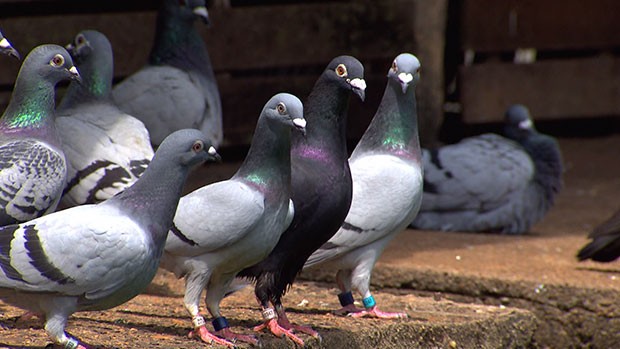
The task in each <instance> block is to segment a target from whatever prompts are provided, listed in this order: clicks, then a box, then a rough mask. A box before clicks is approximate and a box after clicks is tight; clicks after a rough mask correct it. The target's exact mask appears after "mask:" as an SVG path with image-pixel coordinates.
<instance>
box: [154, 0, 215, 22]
mask: <svg viewBox="0 0 620 349" xmlns="http://www.w3.org/2000/svg"><path fill="white" fill-rule="evenodd" d="M163 6H164V8H165V9H166V12H168V14H169V15H175V16H177V17H179V18H182V19H184V20H186V21H188V22H193V21H194V20H195V19H201V20H202V21H203V22H204V23H206V24H209V23H210V22H209V13H208V12H207V6H206V4H205V0H163Z"/></svg>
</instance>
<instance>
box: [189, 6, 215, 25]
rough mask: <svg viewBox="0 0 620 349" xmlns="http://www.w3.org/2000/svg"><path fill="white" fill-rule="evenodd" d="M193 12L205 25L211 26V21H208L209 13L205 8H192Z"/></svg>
mask: <svg viewBox="0 0 620 349" xmlns="http://www.w3.org/2000/svg"><path fill="white" fill-rule="evenodd" d="M193 12H194V14H195V15H197V16H199V17H200V18H201V19H202V21H203V22H204V23H205V24H206V25H211V20H210V19H209V12H208V11H207V8H206V7H204V6H197V7H194V10H193Z"/></svg>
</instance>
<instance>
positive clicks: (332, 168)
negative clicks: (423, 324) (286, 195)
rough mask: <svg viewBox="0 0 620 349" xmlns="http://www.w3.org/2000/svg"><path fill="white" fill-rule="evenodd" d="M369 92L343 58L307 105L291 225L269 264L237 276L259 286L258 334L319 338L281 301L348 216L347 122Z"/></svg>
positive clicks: (298, 139) (357, 67)
mask: <svg viewBox="0 0 620 349" xmlns="http://www.w3.org/2000/svg"><path fill="white" fill-rule="evenodd" d="M365 89H366V82H365V81H364V67H363V66H362V64H361V63H360V62H359V61H358V60H357V59H356V58H354V57H351V56H340V57H336V58H334V59H333V60H332V61H331V62H330V63H329V64H328V65H327V68H326V69H325V70H324V71H323V73H322V74H321V76H320V77H319V79H318V81H317V82H316V84H315V85H314V88H313V89H312V92H311V93H310V96H309V97H308V100H307V102H306V103H304V116H305V118H306V120H307V121H308V127H307V130H306V132H307V134H306V136H305V137H304V136H301V135H297V134H295V135H293V137H292V146H291V171H292V172H291V183H292V191H293V194H292V200H293V203H294V205H295V215H294V218H293V221H292V222H291V225H290V226H289V228H288V229H287V230H286V231H285V232H284V233H283V234H282V236H281V237H280V240H279V241H278V244H277V245H276V247H275V248H274V249H273V251H272V252H271V253H270V254H269V256H268V257H267V258H266V259H264V260H262V261H261V262H259V263H257V264H255V265H253V266H251V267H249V268H246V269H244V270H243V271H242V272H241V273H239V275H240V276H241V277H244V278H246V279H249V280H251V281H255V283H256V285H255V294H256V297H257V299H258V300H259V302H260V305H261V307H262V309H263V311H262V315H263V319H264V320H265V322H264V323H263V324H262V325H259V326H257V327H255V328H254V330H256V331H261V330H262V329H264V328H267V329H269V330H270V331H271V332H272V333H273V334H274V335H276V336H278V337H282V336H287V337H289V338H290V339H292V340H293V341H295V342H296V343H298V344H300V345H302V346H303V340H301V338H299V337H298V336H296V335H295V334H294V333H293V330H297V331H300V332H303V333H307V334H310V335H312V336H314V337H319V334H318V333H317V332H316V331H314V330H313V329H311V328H309V327H306V326H298V325H294V324H292V323H291V322H290V321H289V320H288V318H287V316H286V313H285V311H284V307H283V306H282V301H281V298H282V296H283V295H284V293H285V292H286V290H287V288H288V287H289V286H290V285H292V284H293V282H294V281H295V277H296V276H297V274H298V273H299V272H300V271H301V269H302V268H303V265H304V263H305V262H306V259H307V258H308V257H310V255H311V254H312V252H314V251H315V250H316V249H318V248H319V247H321V245H323V244H324V243H325V242H327V240H329V238H331V237H332V236H333V235H334V234H335V233H336V231H337V230H338V228H339V227H340V225H341V224H342V222H343V221H344V218H345V216H346V215H347V212H348V211H349V205H350V204H351V186H352V184H351V173H350V171H349V163H348V162H347V157H348V153H347V146H346V134H345V131H346V124H347V121H346V116H347V109H348V101H349V96H350V95H351V92H353V93H355V94H356V95H357V96H358V97H360V98H361V99H362V100H363V99H364V97H365ZM269 303H271V304H272V305H273V306H274V307H271V306H270V305H269ZM276 314H277V319H276Z"/></svg>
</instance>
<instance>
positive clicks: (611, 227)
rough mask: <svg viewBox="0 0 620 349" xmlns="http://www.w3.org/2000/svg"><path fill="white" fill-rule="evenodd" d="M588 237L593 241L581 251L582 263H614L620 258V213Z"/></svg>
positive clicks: (580, 258) (578, 255)
mask: <svg viewBox="0 0 620 349" xmlns="http://www.w3.org/2000/svg"><path fill="white" fill-rule="evenodd" d="M588 237H589V238H590V239H592V241H590V242H589V243H587V244H586V245H585V246H584V247H582V248H581V250H579V253H578V254H577V259H579V260H580V261H583V260H586V259H591V260H593V261H595V262H613V261H614V260H616V259H617V258H618V257H620V211H618V212H616V213H615V214H614V215H613V216H611V217H610V218H609V219H608V220H607V221H605V222H603V223H602V224H601V225H599V226H598V227H596V228H594V230H592V232H591V233H590V235H588Z"/></svg>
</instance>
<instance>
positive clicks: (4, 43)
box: [0, 32, 21, 60]
mask: <svg viewBox="0 0 620 349" xmlns="http://www.w3.org/2000/svg"><path fill="white" fill-rule="evenodd" d="M0 53H2V54H5V55H7V56H11V57H14V58H16V59H18V60H19V59H20V58H21V57H20V55H19V52H17V50H16V49H15V48H13V46H12V45H11V43H10V42H9V40H7V38H5V37H4V35H3V34H2V32H0Z"/></svg>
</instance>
